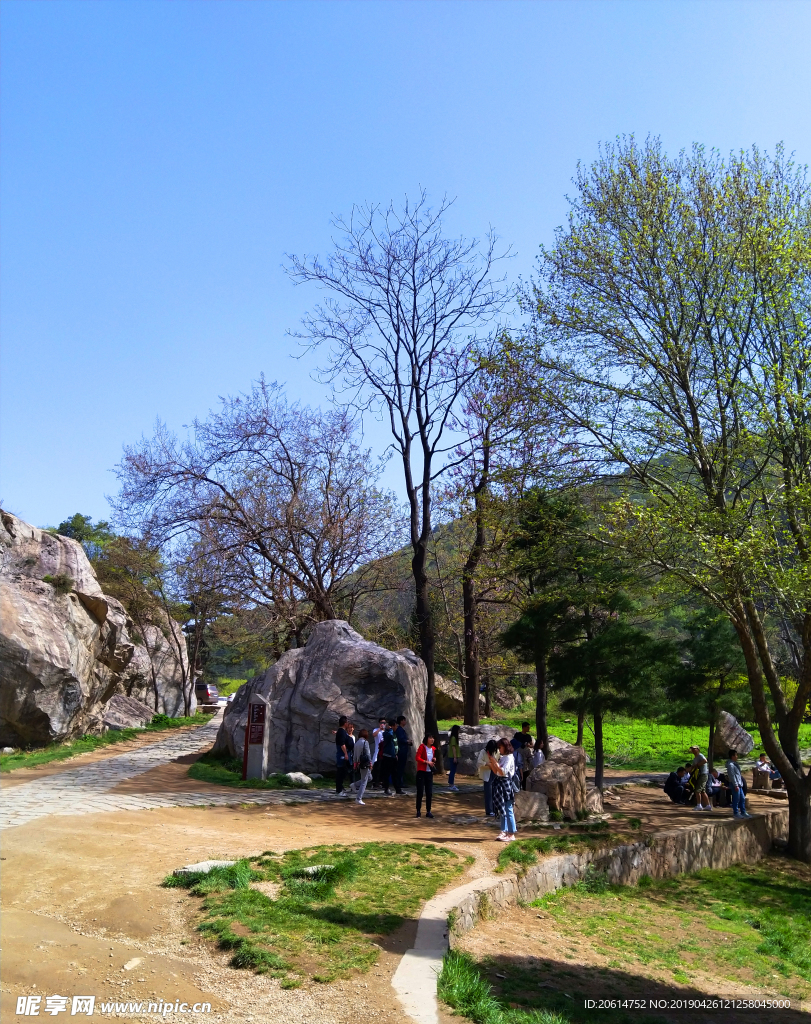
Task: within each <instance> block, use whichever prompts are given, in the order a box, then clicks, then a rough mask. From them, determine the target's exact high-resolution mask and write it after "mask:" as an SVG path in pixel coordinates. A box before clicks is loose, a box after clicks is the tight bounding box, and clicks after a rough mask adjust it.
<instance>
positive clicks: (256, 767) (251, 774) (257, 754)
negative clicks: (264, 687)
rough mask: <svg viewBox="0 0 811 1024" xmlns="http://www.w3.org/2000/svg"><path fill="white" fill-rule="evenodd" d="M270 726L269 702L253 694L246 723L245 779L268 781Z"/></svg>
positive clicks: (243, 764) (243, 774)
mask: <svg viewBox="0 0 811 1024" xmlns="http://www.w3.org/2000/svg"><path fill="white" fill-rule="evenodd" d="M269 726H270V722H269V720H268V702H267V701H266V700H265V698H264V697H263V696H262V695H261V694H259V693H252V694H251V696H250V698H249V700H248V720H247V722H246V723H245V752H244V754H243V757H242V778H243V779H266V778H267V776H268V746H269V740H270V729H269Z"/></svg>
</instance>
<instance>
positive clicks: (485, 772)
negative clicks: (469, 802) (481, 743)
mask: <svg viewBox="0 0 811 1024" xmlns="http://www.w3.org/2000/svg"><path fill="white" fill-rule="evenodd" d="M497 752H498V743H496V741H495V740H489V741H488V743H487V746H486V747H483V748H482V749H481V750H480V751H479V756H478V758H477V759H476V771H477V773H478V775H479V778H480V779H481V780H482V782H483V783H484V813H485V814H486V816H487V817H488V818H495V816H496V812H495V811H494V810H493V773H492V771H491V769H490V755H491V754H496V753H497Z"/></svg>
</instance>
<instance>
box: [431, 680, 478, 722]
mask: <svg viewBox="0 0 811 1024" xmlns="http://www.w3.org/2000/svg"><path fill="white" fill-rule="evenodd" d="M434 700H435V701H436V716H437V718H440V719H441V718H460V717H461V716H462V714H464V710H465V697H464V693H463V692H462V687H461V686H460V685H459V683H457V682H456V681H455V680H453V679H446V678H445V677H444V676H440V675H436V676H434ZM483 711H484V696H483V695H482V694H480V695H479V712H480V713H481V712H483Z"/></svg>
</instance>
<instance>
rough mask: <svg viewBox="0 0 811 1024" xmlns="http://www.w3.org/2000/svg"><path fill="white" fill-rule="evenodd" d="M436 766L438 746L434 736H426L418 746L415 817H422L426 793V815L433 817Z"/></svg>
mask: <svg viewBox="0 0 811 1024" xmlns="http://www.w3.org/2000/svg"><path fill="white" fill-rule="evenodd" d="M435 766H436V747H435V746H434V737H433V736H426V737H425V739H424V740H423V741H422V743H421V744H420V745H419V747H417V813H416V814H415V815H414V817H415V818H421V817H422V796H423V793H424V794H425V817H426V818H433V814H431V801H432V799H433V796H434V768H435Z"/></svg>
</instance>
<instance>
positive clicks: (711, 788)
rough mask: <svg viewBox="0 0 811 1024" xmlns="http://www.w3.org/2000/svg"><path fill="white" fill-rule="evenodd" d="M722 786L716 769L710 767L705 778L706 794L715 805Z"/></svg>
mask: <svg viewBox="0 0 811 1024" xmlns="http://www.w3.org/2000/svg"><path fill="white" fill-rule="evenodd" d="M723 788H724V784H723V782H722V781H721V776H720V775H719V774H718V769H717V768H710V776H709V778H708V779H707V796H708V797H709V798H710V800H712V801H714V802H715V804H716V806H717V804H718V799H719V797H720V796H721V790H722V789H723Z"/></svg>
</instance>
